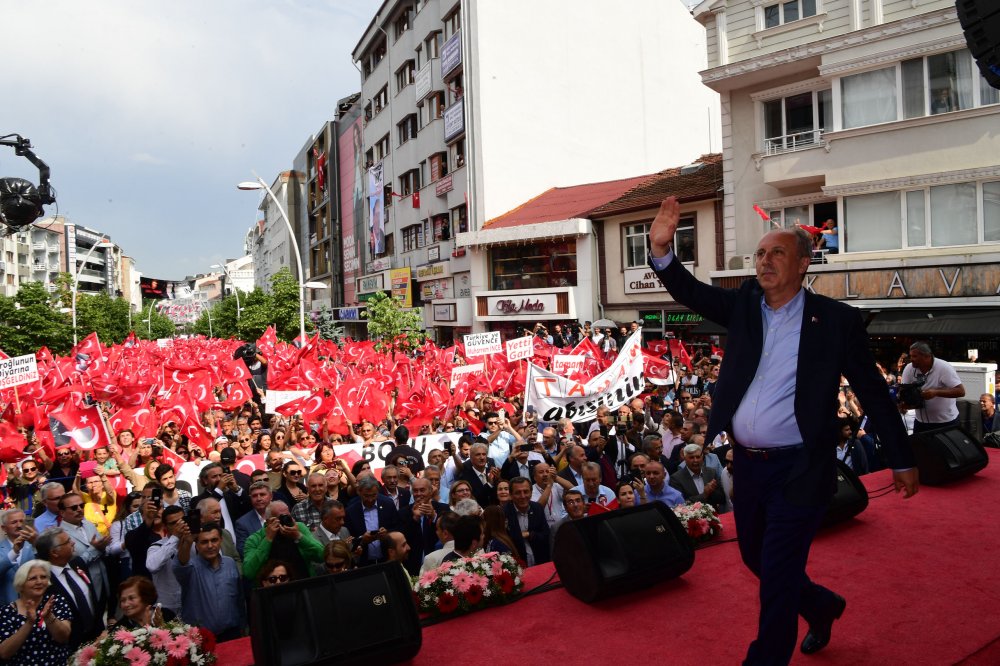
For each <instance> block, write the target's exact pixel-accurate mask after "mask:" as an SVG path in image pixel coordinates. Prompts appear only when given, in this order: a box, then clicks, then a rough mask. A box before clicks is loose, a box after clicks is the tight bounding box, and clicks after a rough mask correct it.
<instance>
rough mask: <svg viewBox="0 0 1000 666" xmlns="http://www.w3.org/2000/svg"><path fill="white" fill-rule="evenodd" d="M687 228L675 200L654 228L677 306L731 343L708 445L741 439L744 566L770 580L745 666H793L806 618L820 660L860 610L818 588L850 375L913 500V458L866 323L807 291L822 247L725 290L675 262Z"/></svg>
mask: <svg viewBox="0 0 1000 666" xmlns="http://www.w3.org/2000/svg"><path fill="white" fill-rule="evenodd" d="M679 220H680V205H679V204H678V203H677V199H676V198H675V197H668V198H667V199H665V200H664V201H663V203H662V204H661V205H660V210H659V211H658V213H657V215H656V218H655V219H654V220H653V224H652V225H651V226H650V231H649V263H650V266H651V267H652V268H653V270H655V271H656V274H657V276H658V277H659V278H660V281H661V282H663V285H664V286H665V287H666V288H667V290H668V291H669V292H670V295H671V296H672V297H673V298H674V300H676V301H677V302H679V303H681V304H683V305H685V306H687V307H689V308H691V309H692V310H694V311H695V312H697V313H698V314H700V315H702V316H703V317H704V318H705V319H708V320H710V321H713V322H715V323H717V324H719V325H721V326H724V327H725V328H726V329H727V331H728V334H729V337H728V347H727V349H726V361H725V363H723V364H722V369H721V371H720V372H719V381H718V384H717V386H716V389H715V391H714V392H713V397H712V414H711V417H710V419H709V427H708V433H707V437H708V438H709V439H711V438H713V437H714V436H715V435H716V434H717V433H718V432H720V431H722V430H726V431H727V432H729V433H731V435H732V440H733V445H734V465H733V466H734V468H735V469H736V472H735V476H736V477H738V478H739V490H738V491H737V492H736V493H735V494H734V509H735V513H736V533H737V536H738V538H739V544H740V554H741V556H742V557H743V561H744V563H745V564H746V565H747V567H748V568H749V569H750V570H751V571H752V572H753V573H754V575H756V576H757V577H758V578H759V579H760V599H761V610H760V615H759V618H758V629H757V638H756V640H754V641H753V643H751V644H750V647H749V649H748V651H747V656H746V661H745V662H744V663H747V664H764V663H767V664H787V663H788V662H789V661H791V658H792V653H793V652H794V651H795V642H796V640H797V632H798V616H799V615H801V616H802V617H803V618H804V619H805V620H806V622H808V624H809V633H808V634H807V635H806V638H805V640H803V641H802V644H801V646H800V649H801V651H802V652H804V653H806V654H812V653H814V652H817V651H818V650H821V649H823V648H824V647H825V646H826V645H827V644H828V643H829V641H830V633H831V629H832V627H833V623H834V621H835V620H837V619H838V618H839V617H840V616H841V615H842V614H843V612H844V609H845V607H846V605H847V602H846V601H845V600H844V598H843V597H841V596H839V595H837V594H835V593H834V592H832V591H831V590H829V589H827V588H825V587H823V586H822V585H818V584H817V583H815V582H813V581H812V580H810V579H809V576H808V575H806V562H807V560H808V557H809V547H810V545H811V544H812V539H813V536H814V535H815V534H816V530H817V529H819V525H820V522H821V521H822V519H823V516H824V515H825V514H826V509H827V506H828V505H829V502H830V498H831V497H832V496H833V494H834V491H835V490H836V488H837V466H836V462H837V456H836V452H835V450H836V445H837V439H838V438H837V420H836V419H837V413H836V406H837V393H838V391H839V388H840V385H841V382H840V378H841V375H843V376H844V377H846V378H847V380H848V381H849V382H850V385H851V387H852V388H853V389H854V390H855V392H856V393H857V395H858V396H859V397H860V398H861V401H862V403H863V404H864V407H865V411H866V412H867V413H868V414H869V415H870V416H871V422H872V423H873V424H874V425H875V427H876V429H877V430H878V433H877V434H878V436H879V440H880V441H881V443H882V444H883V447H884V450H885V452H886V456H887V459H888V461H889V464H890V466H891V467H892V468H893V470H894V473H893V481H894V485H895V488H896V491H897V492H899V491H902V492H903V496H904V497H910V496H912V495H913V494H914V493H916V492H917V490H918V489H919V481H918V478H917V471H916V469H914V461H913V453H912V451H911V450H910V447H909V446H908V443H907V440H906V431H905V430H904V429H903V425H902V422H901V420H900V418H899V413H898V411H897V410H896V405H895V404H893V402H892V401H891V400H890V399H889V395H888V392H887V391H886V387H885V379H884V378H883V377H882V375H881V374H880V373H879V372H878V371H877V369H876V367H875V359H874V357H873V356H872V354H871V351H870V349H869V340H868V335H867V333H866V332H865V327H864V321H863V320H862V318H861V315H860V313H859V312H858V311H857V310H855V309H854V308H852V307H850V306H849V305H846V304H844V303H838V302H837V301H834V300H832V299H829V298H826V297H823V296H819V295H817V294H814V293H812V292H809V291H806V290H805V289H804V288H803V287H802V283H803V280H804V278H805V273H806V271H807V270H808V269H809V264H810V261H811V258H812V240H811V239H810V238H809V235H808V234H806V233H805V232H804V231H803V230H800V229H793V230H785V229H781V230H775V231H771V232H769V233H767V234H765V235H764V237H763V238H761V240H760V242H759V243H758V244H757V250H756V252H755V253H754V257H755V266H756V273H757V279H756V280H746V281H745V282H743V284H741V285H740V287H739V288H738V289H722V288H719V287H715V286H712V285H707V284H704V283H702V282H700V281H699V280H698V279H696V278H695V277H694V276H692V275H691V274H690V273H689V272H688V271H687V270H686V269H685V268H684V265H683V263H682V262H680V261H675V260H674V253H673V248H672V246H673V242H674V232H676V230H677V223H678V222H679ZM800 379H802V380H803V381H802V382H800V381H799V380H800ZM650 467H652V465H650Z"/></svg>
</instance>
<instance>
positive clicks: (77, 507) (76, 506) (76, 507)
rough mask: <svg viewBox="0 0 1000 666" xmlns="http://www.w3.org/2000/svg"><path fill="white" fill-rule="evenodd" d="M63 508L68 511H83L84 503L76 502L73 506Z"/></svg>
mask: <svg viewBox="0 0 1000 666" xmlns="http://www.w3.org/2000/svg"><path fill="white" fill-rule="evenodd" d="M63 509H65V510H67V511H83V504H74V505H73V506H64V507H63Z"/></svg>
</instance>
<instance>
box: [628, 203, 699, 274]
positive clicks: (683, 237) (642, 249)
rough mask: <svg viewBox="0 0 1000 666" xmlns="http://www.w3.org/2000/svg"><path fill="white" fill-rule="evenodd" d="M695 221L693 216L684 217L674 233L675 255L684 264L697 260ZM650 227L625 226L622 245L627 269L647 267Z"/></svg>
mask: <svg viewBox="0 0 1000 666" xmlns="http://www.w3.org/2000/svg"><path fill="white" fill-rule="evenodd" d="M694 221H695V218H694V216H693V215H688V216H682V217H681V219H680V220H679V221H678V223H677V231H676V232H675V233H674V254H675V255H676V256H677V257H678V258H679V259H680V260H681V261H682V262H684V263H691V262H693V261H694V260H695V238H694ZM649 226H650V223H648V222H643V223H639V224H630V225H627V226H625V228H624V233H625V236H624V239H623V243H622V247H623V249H624V251H625V268H642V267H643V266H646V265H647V262H646V256H647V255H648V254H649V245H648V243H647V239H648V238H649Z"/></svg>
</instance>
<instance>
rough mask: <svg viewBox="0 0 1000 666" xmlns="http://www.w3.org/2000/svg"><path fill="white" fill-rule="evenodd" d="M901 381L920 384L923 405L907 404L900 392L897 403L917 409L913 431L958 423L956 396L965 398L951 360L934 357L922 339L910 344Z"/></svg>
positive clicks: (963, 389) (904, 392)
mask: <svg viewBox="0 0 1000 666" xmlns="http://www.w3.org/2000/svg"><path fill="white" fill-rule="evenodd" d="M902 383H903V384H919V385H920V386H919V389H918V390H919V391H920V398H921V400H922V401H923V404H916V402H918V401H914V403H913V404H909V403H908V402H907V400H906V398H907V397H908V396H907V392H906V391H905V390H901V391H900V404H902V405H904V406H905V407H907V408H914V409H916V410H917V415H916V420H915V421H914V422H913V432H914V433H918V432H924V431H926V430H934V429H936V428H946V427H948V426H957V425H958V401H957V399H958V398H963V397H965V386H964V385H963V384H962V380H961V378H960V377H959V376H958V373H957V372H955V368H953V367H952V365H951V363H948V362H947V361H942V360H941V359H939V358H934V352H932V351H931V348H930V345H928V344H927V343H926V342H914V343H913V344H912V345H910V363H909V365H907V366H906V367H905V368H903V377H902ZM914 397H915V396H914Z"/></svg>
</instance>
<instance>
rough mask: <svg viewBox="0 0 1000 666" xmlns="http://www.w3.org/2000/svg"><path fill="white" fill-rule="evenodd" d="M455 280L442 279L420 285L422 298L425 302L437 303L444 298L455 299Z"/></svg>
mask: <svg viewBox="0 0 1000 666" xmlns="http://www.w3.org/2000/svg"><path fill="white" fill-rule="evenodd" d="M454 283H455V280H454V278H441V279H440V280H428V281H427V282H421V283H420V298H422V299H423V300H425V301H436V300H441V299H442V298H455V285H454Z"/></svg>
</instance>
